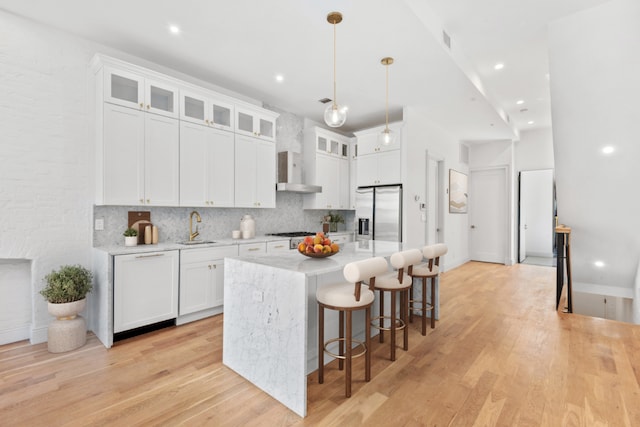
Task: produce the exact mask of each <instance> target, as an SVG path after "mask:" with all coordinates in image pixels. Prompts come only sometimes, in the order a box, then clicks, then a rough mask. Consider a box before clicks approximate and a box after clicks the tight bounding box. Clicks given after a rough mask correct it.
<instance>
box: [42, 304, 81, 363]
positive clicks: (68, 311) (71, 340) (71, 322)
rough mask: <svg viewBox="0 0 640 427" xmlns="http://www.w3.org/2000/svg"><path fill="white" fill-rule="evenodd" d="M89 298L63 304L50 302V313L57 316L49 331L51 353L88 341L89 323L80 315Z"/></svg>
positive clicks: (48, 344) (79, 345)
mask: <svg viewBox="0 0 640 427" xmlns="http://www.w3.org/2000/svg"><path fill="white" fill-rule="evenodd" d="M86 305H87V299H86V298H84V299H81V300H80V301H74V302H67V303H62V304H51V303H49V304H48V307H49V313H50V314H51V315H53V316H56V320H54V321H53V322H52V323H51V324H50V325H49V330H48V331H47V337H48V338H47V346H48V350H49V351H50V352H51V353H63V352H65V351H71V350H75V349H76V348H79V347H82V346H83V345H84V344H85V343H86V342H87V323H86V322H85V320H84V318H83V317H82V316H78V313H80V312H81V311H82V310H84V308H85V306H86Z"/></svg>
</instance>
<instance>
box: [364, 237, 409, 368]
mask: <svg viewBox="0 0 640 427" xmlns="http://www.w3.org/2000/svg"><path fill="white" fill-rule="evenodd" d="M389 261H390V264H391V266H392V267H394V268H395V269H396V270H395V271H392V272H390V273H387V274H384V275H382V276H379V277H377V278H376V281H375V286H374V290H376V291H378V302H379V307H380V308H379V310H380V313H379V315H378V316H376V317H374V318H372V319H371V326H373V327H374V328H376V329H378V330H379V331H380V332H379V334H378V339H379V340H380V343H383V342H384V332H385V331H389V343H390V354H389V358H390V360H391V361H394V360H396V332H397V331H398V330H401V331H403V345H402V348H403V349H404V351H407V350H409V331H408V329H407V322H408V319H409V290H410V289H411V287H412V285H413V280H412V278H411V273H412V272H413V267H414V266H415V265H417V264H419V263H421V262H422V251H420V250H419V249H409V250H406V251H401V252H396V253H394V254H393V255H391V258H390V260H389ZM386 292H388V293H389V294H390V297H391V298H390V299H391V301H390V307H389V308H390V310H389V315H388V316H387V315H385V303H384V295H385V293H386ZM398 296H399V297H400V301H399V304H397V297H398ZM398 305H399V308H398V309H396V306H398ZM398 311H399V314H400V317H399V318H398V316H397V314H396V313H397V312H398ZM385 320H388V326H385Z"/></svg>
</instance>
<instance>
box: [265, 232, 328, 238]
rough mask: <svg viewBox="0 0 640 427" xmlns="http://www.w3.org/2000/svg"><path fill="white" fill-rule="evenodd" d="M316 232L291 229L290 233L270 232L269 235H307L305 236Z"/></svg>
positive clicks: (313, 234)
mask: <svg viewBox="0 0 640 427" xmlns="http://www.w3.org/2000/svg"><path fill="white" fill-rule="evenodd" d="M315 234H316V233H315V232H313V231H291V232H288V233H269V234H267V236H280V237H305V236H315Z"/></svg>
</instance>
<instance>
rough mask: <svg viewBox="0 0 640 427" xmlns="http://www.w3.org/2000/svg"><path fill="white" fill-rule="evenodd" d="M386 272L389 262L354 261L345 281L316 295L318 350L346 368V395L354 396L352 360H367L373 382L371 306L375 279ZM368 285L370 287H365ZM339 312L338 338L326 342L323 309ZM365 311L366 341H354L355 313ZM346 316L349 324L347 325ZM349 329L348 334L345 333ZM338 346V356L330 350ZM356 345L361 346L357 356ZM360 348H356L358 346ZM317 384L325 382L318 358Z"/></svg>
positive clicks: (367, 372) (367, 376) (346, 270)
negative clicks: (334, 345) (352, 392)
mask: <svg viewBox="0 0 640 427" xmlns="http://www.w3.org/2000/svg"><path fill="white" fill-rule="evenodd" d="M386 271H387V261H385V259H384V258H382V257H375V258H370V259H365V260H362V261H356V262H351V263H349V264H347V265H345V266H344V269H343V271H342V273H343V274H344V278H345V280H346V282H337V283H331V284H328V285H325V286H322V287H321V288H319V289H318V290H317V292H316V299H317V301H318V349H319V351H321V352H324V353H327V354H330V355H331V356H333V357H334V358H336V359H339V369H340V370H342V369H343V367H344V365H346V368H345V396H346V397H351V361H352V359H353V358H354V357H360V356H363V355H364V357H365V362H364V366H365V368H364V372H365V374H364V378H365V381H367V382H369V380H371V326H370V324H369V319H370V318H371V306H372V305H373V301H374V293H373V289H374V287H375V281H376V276H378V275H381V274H383V273H385V272H386ZM365 281H366V282H368V283H369V285H368V286H367V285H365V284H363V282H365ZM325 309H329V310H336V311H338V316H339V319H340V320H339V335H338V338H332V339H330V340H328V341H326V342H325V341H324V310H325ZM358 310H365V317H364V320H365V334H364V336H365V341H364V342H362V341H358V340H354V339H353V312H354V311H358ZM345 315H346V318H347V319H346V324H345ZM345 327H346V331H345ZM335 342H337V343H338V353H337V354H336V353H333V352H331V351H330V350H328V348H327V346H328V345H329V344H331V343H335ZM353 342H356V343H358V344H359V346H360V347H361V350H360V351H359V352H358V353H354V352H353V350H354V348H353V345H352V344H353ZM356 348H357V347H356ZM318 382H319V383H320V384H322V383H324V358H323V357H319V358H318Z"/></svg>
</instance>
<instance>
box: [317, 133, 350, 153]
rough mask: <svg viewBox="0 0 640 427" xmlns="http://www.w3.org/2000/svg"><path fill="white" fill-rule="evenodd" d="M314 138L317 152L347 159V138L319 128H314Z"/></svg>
mask: <svg viewBox="0 0 640 427" xmlns="http://www.w3.org/2000/svg"><path fill="white" fill-rule="evenodd" d="M315 139H316V151H317V152H318V153H321V154H329V155H331V156H335V157H340V158H341V159H345V160H348V159H349V140H348V138H346V137H344V136H342V135H338V134H337V133H333V132H330V131H327V130H324V129H321V128H315Z"/></svg>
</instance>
